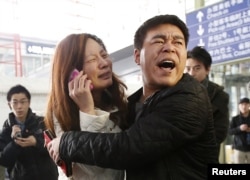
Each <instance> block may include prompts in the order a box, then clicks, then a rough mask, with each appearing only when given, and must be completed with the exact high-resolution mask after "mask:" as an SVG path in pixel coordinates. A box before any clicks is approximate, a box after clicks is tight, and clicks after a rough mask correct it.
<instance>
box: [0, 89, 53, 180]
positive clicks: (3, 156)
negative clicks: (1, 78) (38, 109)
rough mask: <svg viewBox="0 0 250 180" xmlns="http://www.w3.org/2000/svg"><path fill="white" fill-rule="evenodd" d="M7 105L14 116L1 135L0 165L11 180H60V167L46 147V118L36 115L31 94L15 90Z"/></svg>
mask: <svg viewBox="0 0 250 180" xmlns="http://www.w3.org/2000/svg"><path fill="white" fill-rule="evenodd" d="M7 101H8V105H9V107H10V110H11V111H12V112H11V113H9V117H8V119H7V120H6V121H5V122H4V124H3V127H2V131H1V133H0V165H2V166H4V167H6V168H7V170H8V175H9V178H10V179H19V180H34V179H36V180H44V179H46V180H57V178H58V171H57V167H56V165H55V163H54V162H53V161H52V159H51V158H50V156H49V154H48V152H47V149H46V148H45V146H44V138H43V131H44V130H45V125H44V121H43V120H44V118H43V117H41V116H37V115H36V114H35V113H33V112H32V110H31V108H30V101H31V95H30V92H29V91H28V90H27V89H26V88H25V87H24V86H22V85H16V86H13V87H11V88H10V90H9V91H8V93H7Z"/></svg>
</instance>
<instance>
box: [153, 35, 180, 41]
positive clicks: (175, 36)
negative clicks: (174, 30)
mask: <svg viewBox="0 0 250 180" xmlns="http://www.w3.org/2000/svg"><path fill="white" fill-rule="evenodd" d="M171 37H173V39H183V40H184V37H183V36H181V35H171ZM157 38H161V39H167V36H166V35H163V34H157V35H155V36H153V37H152V39H157Z"/></svg>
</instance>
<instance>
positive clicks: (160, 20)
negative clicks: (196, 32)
mask: <svg viewBox="0 0 250 180" xmlns="http://www.w3.org/2000/svg"><path fill="white" fill-rule="evenodd" d="M161 24H172V25H174V26H177V27H178V28H179V29H180V30H181V31H182V33H183V35H184V40H185V44H186V47H187V43H188V41H189V31H188V28H187V26H186V24H185V23H184V22H183V21H182V20H181V19H180V18H179V17H178V16H176V15H170V14H166V15H158V16H154V17H153V18H150V19H148V20H147V21H145V22H144V23H143V24H142V25H141V26H140V27H139V28H138V29H137V31H136V32H135V36H134V47H135V48H136V49H139V50H140V49H142V45H143V42H144V39H145V36H146V34H147V32H148V31H149V30H151V29H152V28H155V27H157V26H159V25H161Z"/></svg>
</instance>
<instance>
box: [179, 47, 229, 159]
mask: <svg viewBox="0 0 250 180" xmlns="http://www.w3.org/2000/svg"><path fill="white" fill-rule="evenodd" d="M211 65H212V57H211V56H210V54H209V52H208V51H207V50H206V49H204V48H203V47H200V46H196V47H194V48H193V49H192V50H190V51H188V52H187V61H186V67H185V70H184V72H185V73H188V74H190V75H191V76H193V77H194V78H195V79H197V80H198V81H199V82H200V83H201V84H203V85H204V86H205V87H206V89H207V92H208V96H209V98H210V101H211V104H212V108H213V119H214V127H215V134H216V141H217V144H218V148H217V150H218V158H219V154H220V145H221V143H222V142H223V141H224V140H225V139H226V137H227V134H228V127H229V95H228V93H226V92H225V91H224V87H223V86H220V85H218V84H216V83H214V82H212V81H210V80H209V73H210V70H211Z"/></svg>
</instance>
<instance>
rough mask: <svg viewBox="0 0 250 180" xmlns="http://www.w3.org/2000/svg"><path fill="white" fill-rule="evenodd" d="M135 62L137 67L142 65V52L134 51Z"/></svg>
mask: <svg viewBox="0 0 250 180" xmlns="http://www.w3.org/2000/svg"><path fill="white" fill-rule="evenodd" d="M134 60H135V63H136V64H137V65H140V50H138V49H134Z"/></svg>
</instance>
